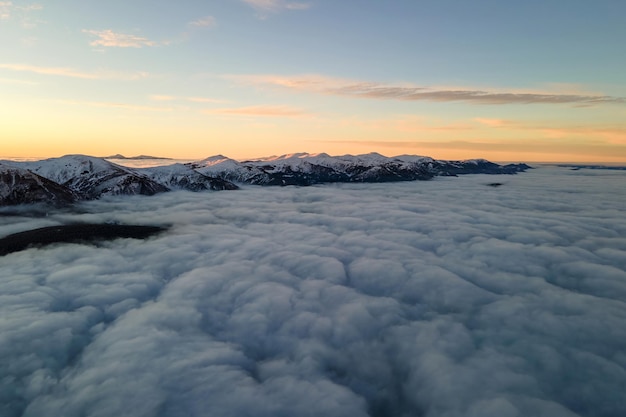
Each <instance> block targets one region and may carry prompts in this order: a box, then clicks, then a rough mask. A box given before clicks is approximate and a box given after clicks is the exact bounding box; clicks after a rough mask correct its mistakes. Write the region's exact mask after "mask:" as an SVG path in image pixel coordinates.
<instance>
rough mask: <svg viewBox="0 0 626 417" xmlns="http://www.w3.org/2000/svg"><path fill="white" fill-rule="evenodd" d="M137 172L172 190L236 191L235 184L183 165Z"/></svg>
mask: <svg viewBox="0 0 626 417" xmlns="http://www.w3.org/2000/svg"><path fill="white" fill-rule="evenodd" d="M135 171H137V172H139V173H141V174H143V175H145V176H147V177H148V178H150V179H151V180H153V181H155V182H157V183H159V184H162V185H164V186H166V187H168V188H170V189H178V190H189V191H204V190H213V191H221V190H236V189H237V188H239V187H237V186H236V185H235V184H233V183H231V182H228V181H225V180H223V179H220V178H212V177H209V176H206V175H203V174H201V173H199V172H197V171H194V170H193V169H191V168H190V167H188V166H186V165H183V164H172V165H166V166H160V167H152V168H136V169H135Z"/></svg>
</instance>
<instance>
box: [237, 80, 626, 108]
mask: <svg viewBox="0 0 626 417" xmlns="http://www.w3.org/2000/svg"><path fill="white" fill-rule="evenodd" d="M227 78H231V79H235V80H238V81H241V82H245V83H251V84H261V85H263V84H265V85H274V86H279V87H283V88H287V89H291V90H297V91H307V92H313V93H319V94H328V95H337V96H345V97H356V98H368V99H379V100H403V101H433V102H467V103H473V104H572V105H598V104H624V103H626V98H624V97H613V96H607V95H594V94H560V93H547V92H506V91H504V92H500V91H484V90H479V89H470V88H468V89H443V88H442V89H439V88H436V87H421V86H410V85H409V86H397V85H387V84H381V83H374V82H357V81H352V80H342V79H333V78H329V77H323V76H310V77H307V76H303V77H284V76H271V75H249V76H227Z"/></svg>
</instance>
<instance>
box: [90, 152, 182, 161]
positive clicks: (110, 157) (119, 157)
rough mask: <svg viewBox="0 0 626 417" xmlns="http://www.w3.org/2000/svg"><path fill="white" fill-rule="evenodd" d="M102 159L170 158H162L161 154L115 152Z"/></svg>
mask: <svg viewBox="0 0 626 417" xmlns="http://www.w3.org/2000/svg"><path fill="white" fill-rule="evenodd" d="M102 159H164V160H171V159H172V158H164V157H161V156H151V155H137V156H124V155H122V154H119V153H118V154H115V155H111V156H103V157H102Z"/></svg>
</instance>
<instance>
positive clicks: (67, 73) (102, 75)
mask: <svg viewBox="0 0 626 417" xmlns="http://www.w3.org/2000/svg"><path fill="white" fill-rule="evenodd" d="M0 69H8V70H11V71H19V72H30V73H35V74H42V75H55V76H61V77H71V78H82V79H86V80H104V79H115V80H126V81H132V80H138V79H141V78H146V77H148V76H149V74H148V73H147V72H134V73H121V72H114V71H98V72H86V71H80V70H76V69H73V68H68V67H42V66H38V65H29V64H0Z"/></svg>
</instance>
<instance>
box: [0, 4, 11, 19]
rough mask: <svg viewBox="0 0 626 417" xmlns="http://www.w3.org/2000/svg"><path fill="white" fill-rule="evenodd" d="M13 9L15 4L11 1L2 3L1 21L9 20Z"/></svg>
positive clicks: (0, 10) (0, 5) (0, 9)
mask: <svg viewBox="0 0 626 417" xmlns="http://www.w3.org/2000/svg"><path fill="white" fill-rule="evenodd" d="M12 8H13V3H11V2H10V1H0V20H9V19H10V18H11V10H12Z"/></svg>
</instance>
